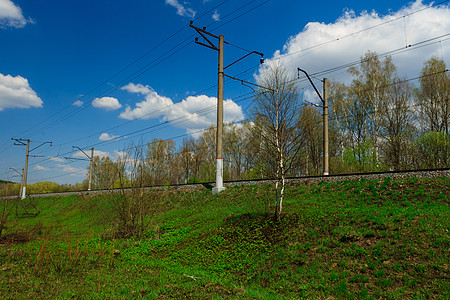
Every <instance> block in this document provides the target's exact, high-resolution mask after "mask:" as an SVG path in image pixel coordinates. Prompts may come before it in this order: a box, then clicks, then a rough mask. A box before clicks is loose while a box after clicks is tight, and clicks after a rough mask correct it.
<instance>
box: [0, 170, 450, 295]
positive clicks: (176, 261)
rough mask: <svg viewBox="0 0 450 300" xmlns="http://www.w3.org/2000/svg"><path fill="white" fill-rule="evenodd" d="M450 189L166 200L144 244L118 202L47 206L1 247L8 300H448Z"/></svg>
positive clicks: (446, 184) (337, 188) (352, 184)
mask: <svg viewBox="0 0 450 300" xmlns="http://www.w3.org/2000/svg"><path fill="white" fill-rule="evenodd" d="M449 191H450V179H449V178H438V179H432V180H431V179H407V180H390V178H388V179H386V180H384V181H381V182H379V181H364V180H363V181H346V182H340V183H324V182H322V183H320V184H318V185H311V186H310V187H307V186H300V185H295V186H291V187H289V188H288V189H287V195H286V199H285V205H284V216H283V218H282V220H281V221H280V222H275V221H274V220H273V219H272V217H271V213H270V210H271V208H270V206H271V205H272V204H273V197H274V193H273V188H272V187H270V186H254V187H236V188H229V189H227V190H226V191H225V192H223V193H221V194H220V195H219V196H213V195H212V194H211V192H210V191H208V190H200V191H170V190H168V191H165V192H159V193H158V195H157V199H160V200H161V201H162V202H161V205H159V207H158V210H157V212H156V214H154V215H153V217H152V220H151V227H150V230H148V231H147V232H146V233H145V236H144V238H142V239H140V240H137V239H119V238H117V237H116V236H115V233H114V231H111V230H110V228H112V227H113V224H112V218H111V205H110V204H109V201H110V199H111V197H110V196H96V197H91V198H89V197H88V198H82V197H78V196H71V197H65V198H42V199H38V206H37V208H38V209H39V210H40V214H39V215H38V216H36V217H23V216H22V217H21V216H20V210H19V216H18V217H16V216H15V215H12V216H11V217H10V218H9V223H8V229H7V230H6V232H5V233H4V238H3V240H2V245H1V246H0V278H1V281H0V298H10V299H18V298H72V297H75V298H82V299H83V298H86V299H89V298H96V297H98V298H110V299H112V298H114V299H117V298H138V297H144V298H148V299H152V298H207V299H211V298H212V299H221V298H228V297H231V298H239V299H245V298H247V299H253V298H260V299H283V298H285V299H296V298H308V299H309V298H315V299H342V298H355V299H379V298H392V299H426V298H436V299H439V298H441V299H449V298H450V270H449V261H450V250H449V249H450V238H449V229H450V206H449Z"/></svg>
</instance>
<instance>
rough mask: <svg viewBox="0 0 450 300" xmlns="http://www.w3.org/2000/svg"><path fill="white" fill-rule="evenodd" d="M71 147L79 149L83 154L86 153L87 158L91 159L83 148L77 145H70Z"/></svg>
mask: <svg viewBox="0 0 450 300" xmlns="http://www.w3.org/2000/svg"><path fill="white" fill-rule="evenodd" d="M72 148H77V149H78V150H80V151H81V152H83V154H84V155H86V157H87V158H89V160H90V159H91V157H90V156H89V155H87V154H86V152H84V151H83V149H81V148H80V147H78V146H72Z"/></svg>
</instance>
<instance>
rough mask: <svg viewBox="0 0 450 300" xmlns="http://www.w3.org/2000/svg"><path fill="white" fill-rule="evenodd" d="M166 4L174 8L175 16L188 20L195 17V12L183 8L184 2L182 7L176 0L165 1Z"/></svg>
mask: <svg viewBox="0 0 450 300" xmlns="http://www.w3.org/2000/svg"><path fill="white" fill-rule="evenodd" d="M166 4H169V5H170V6H173V7H175V8H176V9H177V15H179V16H182V17H188V18H194V17H195V14H196V11H195V10H193V9H191V8H189V7H186V6H185V5H186V4H187V3H186V2H185V3H184V4H185V5H183V4H181V3H179V2H178V0H166Z"/></svg>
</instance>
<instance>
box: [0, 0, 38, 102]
mask: <svg viewBox="0 0 450 300" xmlns="http://www.w3.org/2000/svg"><path fill="white" fill-rule="evenodd" d="M0 1H1V0H0ZM42 104H43V102H42V100H41V99H40V98H39V97H38V96H37V94H36V92H35V91H33V89H32V88H31V87H30V85H29V84H28V80H27V79H25V78H23V77H22V76H16V77H12V76H11V75H3V74H1V73H0V111H2V110H4V109H5V108H30V107H42Z"/></svg>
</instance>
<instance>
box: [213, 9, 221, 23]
mask: <svg viewBox="0 0 450 300" xmlns="http://www.w3.org/2000/svg"><path fill="white" fill-rule="evenodd" d="M212 18H213V20H214V21H220V15H219V13H218V12H217V10H216V11H214V13H213V15H212Z"/></svg>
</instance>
